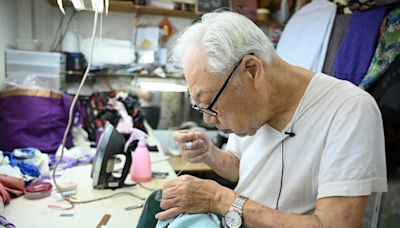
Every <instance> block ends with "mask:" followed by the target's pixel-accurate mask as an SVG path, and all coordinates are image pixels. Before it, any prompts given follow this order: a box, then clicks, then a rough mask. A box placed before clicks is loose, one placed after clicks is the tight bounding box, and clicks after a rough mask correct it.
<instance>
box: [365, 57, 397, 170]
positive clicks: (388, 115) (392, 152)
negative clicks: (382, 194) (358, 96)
mask: <svg viewBox="0 0 400 228" xmlns="http://www.w3.org/2000/svg"><path fill="white" fill-rule="evenodd" d="M367 91H368V92H369V93H370V94H371V95H372V96H373V97H374V98H375V100H376V102H377V104H378V106H379V109H380V110H381V113H382V119H383V126H384V130H385V148H386V161H387V169H388V174H389V176H390V173H393V172H394V171H395V170H396V169H397V167H399V166H400V152H399V151H400V118H399V116H400V55H398V56H397V57H396V59H395V60H394V61H393V63H392V64H391V65H390V67H389V68H388V69H387V71H386V72H385V73H384V74H383V75H382V77H380V78H379V79H378V80H377V81H376V83H374V84H373V85H372V86H371V87H369V89H368V90H367Z"/></svg>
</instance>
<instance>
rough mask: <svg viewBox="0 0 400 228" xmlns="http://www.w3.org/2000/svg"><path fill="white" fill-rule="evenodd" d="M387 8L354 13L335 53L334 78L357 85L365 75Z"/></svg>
mask: <svg viewBox="0 0 400 228" xmlns="http://www.w3.org/2000/svg"><path fill="white" fill-rule="evenodd" d="M386 11H387V8H386V7H382V8H376V9H372V10H368V11H364V12H355V13H354V14H353V15H352V17H351V20H350V24H349V27H348V30H347V32H346V34H345V36H344V38H343V41H342V43H341V44H340V47H339V49H338V51H337V53H336V59H335V66H334V76H335V77H336V78H339V79H344V80H348V81H350V82H352V83H354V84H355V85H359V84H360V82H361V80H362V78H363V77H364V75H365V74H366V73H367V70H368V66H369V64H370V62H371V59H372V55H373V53H374V50H375V47H376V40H377V36H378V35H379V28H380V25H381V22H382V20H383V18H384V16H385V14H386Z"/></svg>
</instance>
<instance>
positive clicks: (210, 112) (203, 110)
mask: <svg viewBox="0 0 400 228" xmlns="http://www.w3.org/2000/svg"><path fill="white" fill-rule="evenodd" d="M250 55H253V53H251V54H250ZM242 60H243V58H242V59H240V61H239V62H238V63H237V64H236V65H235V67H233V70H232V71H231V73H230V74H229V76H228V78H227V79H226V80H225V82H224V84H222V86H221V88H220V89H219V91H218V93H217V95H215V97H214V98H213V99H212V100H211V103H210V104H209V105H208V107H207V108H204V107H201V106H199V105H197V104H193V105H192V108H193V109H194V110H197V111H199V112H201V113H205V114H208V115H210V116H214V117H215V116H217V114H218V113H217V112H216V111H214V110H213V109H212V108H213V106H214V105H215V103H216V102H217V100H218V98H219V96H220V95H221V94H222V92H223V91H224V89H225V87H226V85H228V82H229V79H230V78H231V77H232V75H233V73H234V72H235V70H236V68H237V67H238V66H239V65H240V63H241V62H242Z"/></svg>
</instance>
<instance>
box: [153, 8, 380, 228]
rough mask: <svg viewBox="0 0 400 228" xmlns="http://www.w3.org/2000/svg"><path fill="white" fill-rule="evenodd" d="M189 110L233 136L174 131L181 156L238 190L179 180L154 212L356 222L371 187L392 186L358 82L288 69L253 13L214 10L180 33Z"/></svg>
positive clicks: (233, 222) (278, 223) (369, 102)
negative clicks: (215, 140) (222, 139)
mask: <svg viewBox="0 0 400 228" xmlns="http://www.w3.org/2000/svg"><path fill="white" fill-rule="evenodd" d="M172 57H173V60H174V61H175V62H176V63H177V65H178V66H180V67H182V68H183V70H184V74H185V77H186V80H187V84H188V88H189V93H190V95H191V100H192V103H193V108H194V109H196V110H198V111H200V112H202V113H203V115H204V116H203V117H204V121H205V122H207V123H214V124H215V125H216V126H217V128H218V129H219V130H221V131H223V132H226V133H233V134H230V136H229V141H228V145H227V148H226V150H222V149H219V148H217V147H215V146H214V145H213V144H212V143H211V142H210V139H209V138H207V136H206V135H205V134H203V133H198V132H190V131H180V132H176V133H175V134H174V136H173V137H174V139H175V140H176V141H177V142H178V144H179V147H180V150H181V153H182V155H183V156H184V157H185V158H186V159H187V160H188V161H190V162H205V163H206V164H208V165H209V166H210V167H212V168H213V170H214V171H215V172H216V173H218V174H219V175H221V176H222V177H225V178H227V179H229V180H232V181H238V184H237V186H236V188H235V190H234V191H233V190H231V189H229V188H226V187H223V186H221V185H219V184H218V183H216V182H214V181H211V180H203V179H199V178H196V177H192V176H187V175H184V176H181V177H178V178H177V179H175V180H173V181H170V182H168V183H166V184H165V185H164V187H163V199H162V202H161V207H162V208H163V209H164V211H162V212H160V213H158V214H157V215H156V218H158V219H160V220H165V219H168V218H172V217H175V216H177V215H179V214H182V213H188V214H193V213H208V212H210V213H214V214H217V215H219V216H220V217H223V218H224V220H225V223H226V225H227V226H228V227H240V226H244V227H342V228H343V227H351V228H353V227H360V226H361V225H362V222H363V217H364V208H365V204H366V201H367V197H368V195H370V194H371V192H383V191H386V190H387V182H386V167H385V153H384V152H385V151H384V139H383V127H382V120H381V115H380V112H379V110H378V107H377V105H376V103H375V102H374V99H373V98H372V97H371V96H370V95H368V94H367V93H366V92H364V91H362V90H360V89H358V88H357V87H355V86H353V85H352V84H350V83H348V82H345V81H340V80H337V79H335V78H333V77H329V76H327V75H324V74H321V73H314V72H310V71H308V70H306V69H303V68H300V67H297V66H293V65H290V64H288V63H286V62H284V61H283V60H282V59H280V58H279V57H278V56H277V54H276V53H275V51H274V49H273V46H272V44H271V42H270V41H269V40H268V38H267V37H266V36H265V35H264V33H263V32H262V31H261V30H260V29H259V28H258V27H257V26H256V25H255V24H254V23H253V22H252V21H250V20H249V19H247V18H246V17H244V16H241V15H239V14H236V13H233V12H221V13H209V14H205V15H204V16H203V17H202V20H201V21H199V22H197V23H196V24H194V25H192V26H191V27H189V28H188V29H187V30H186V31H185V32H184V33H183V34H182V35H181V37H180V39H179V40H178V42H177V45H176V47H175V49H174V52H173V55H172Z"/></svg>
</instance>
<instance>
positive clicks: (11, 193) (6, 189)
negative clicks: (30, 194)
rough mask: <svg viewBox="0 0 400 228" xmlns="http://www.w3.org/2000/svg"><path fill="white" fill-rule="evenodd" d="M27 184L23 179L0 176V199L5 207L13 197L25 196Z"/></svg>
mask: <svg viewBox="0 0 400 228" xmlns="http://www.w3.org/2000/svg"><path fill="white" fill-rule="evenodd" d="M24 190H25V183H24V180H23V179H21V178H16V177H10V176H7V175H3V174H0V198H1V199H2V200H3V203H4V205H6V204H8V203H9V202H10V200H11V197H18V196H21V195H23V194H24Z"/></svg>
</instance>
